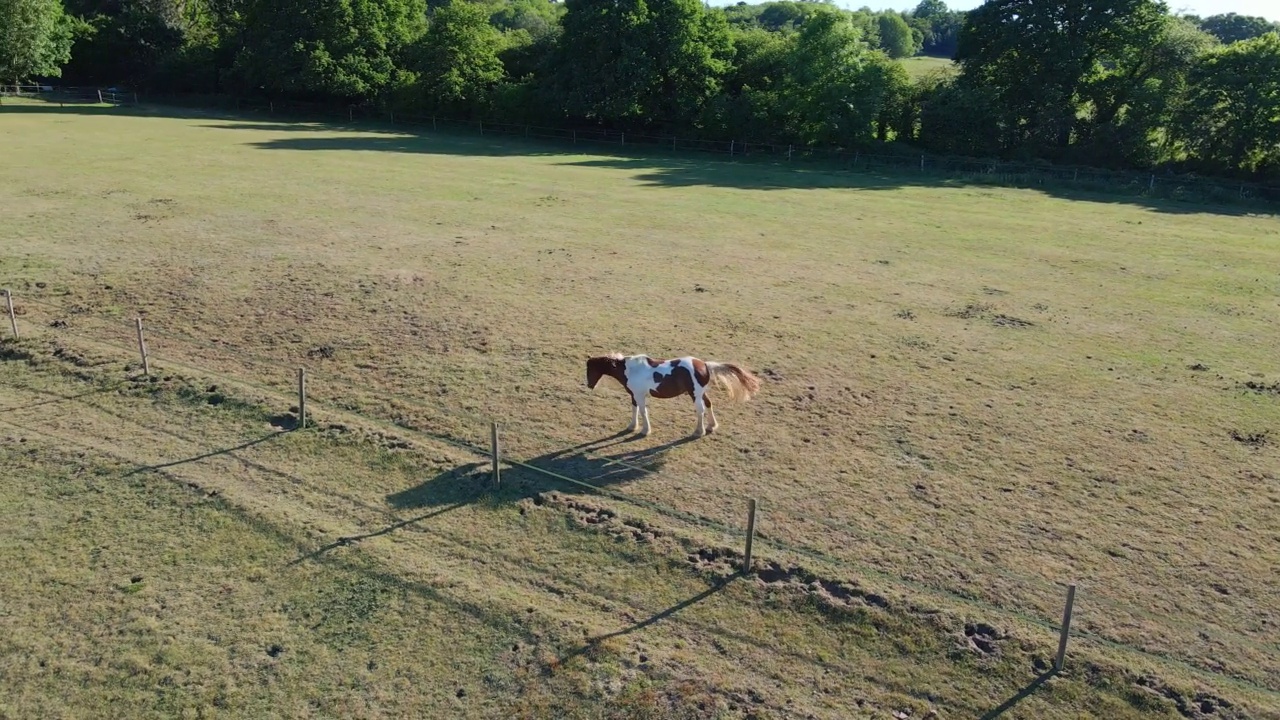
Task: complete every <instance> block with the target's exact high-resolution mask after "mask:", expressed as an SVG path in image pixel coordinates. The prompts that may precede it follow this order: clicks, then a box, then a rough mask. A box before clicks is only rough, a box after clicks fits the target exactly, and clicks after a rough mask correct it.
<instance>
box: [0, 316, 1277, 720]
mask: <svg viewBox="0 0 1280 720" xmlns="http://www.w3.org/2000/svg"><path fill="white" fill-rule="evenodd" d="M7 300H8V301H9V307H10V308H11V310H10V314H9V324H10V325H11V329H12V333H13V334H14V335H15V336H16V335H18V329H19V328H18V318H19V317H21V318H23V325H24V326H25V327H26V328H31V327H41V328H42V330H41V336H42V337H46V338H57V337H66V336H68V335H70V336H72V337H75V338H77V339H79V340H81V341H82V342H86V343H89V344H91V345H96V346H102V347H108V348H111V349H112V350H113V351H114V352H116V353H118V354H123V355H125V356H133V357H135V358H138V360H139V362H137V363H130V367H132V368H133V369H135V370H136V369H138V368H140V367H141V366H143V365H145V364H146V363H148V362H149V360H150V357H151V356H152V355H153V354H154V353H155V348H154V347H152V346H151V339H153V338H159V339H161V340H162V342H161V344H160V348H161V352H160V356H161V357H163V360H162V364H163V365H164V366H165V367H168V368H172V369H173V370H175V371H183V372H188V373H191V374H193V375H195V376H197V377H201V378H214V379H218V380H220V381H222V382H225V383H230V384H232V385H233V386H240V387H243V388H248V389H251V390H254V391H256V392H259V393H262V394H263V395H264V396H265V397H264V398H263V399H262V400H263V402H265V403H268V404H274V403H276V402H278V401H279V399H280V398H282V397H283V398H287V399H291V400H292V399H297V398H298V396H295V395H293V391H294V389H295V388H294V387H292V383H291V379H292V377H293V371H294V370H296V368H295V367H290V366H288V365H286V364H284V363H283V362H281V361H280V360H279V359H275V358H271V357H266V356H262V355H258V354H255V353H252V352H249V351H247V350H245V349H242V348H237V347H232V346H228V345H219V344H217V343H211V342H208V341H204V340H201V339H199V338H195V337H192V336H191V335H189V334H186V333H180V332H173V331H170V330H169V329H167V328H166V329H161V328H158V327H156V326H155V324H154V322H153V321H151V320H149V321H148V322H149V324H148V326H147V327H146V328H145V330H144V329H143V328H142V325H141V322H140V321H139V323H138V325H137V338H136V340H137V342H136V344H135V343H132V342H131V340H133V338H132V335H133V332H134V330H135V328H134V327H133V326H132V325H131V324H129V323H126V322H124V318H123V317H107V318H99V317H97V316H92V315H91V314H89V313H88V312H86V311H85V309H84V308H80V307H74V306H73V307H67V306H63V305H59V304H56V303H52V302H47V301H46V300H45V299H43V298H42V299H34V298H29V297H26V296H24V297H23V298H21V299H20V301H19V302H18V303H17V306H16V308H15V306H14V301H13V296H12V295H7ZM32 308H34V309H37V310H38V311H40V313H41V314H42V316H43V317H41V318H40V322H39V323H34V322H32V321H33V320H35V319H36V318H35V316H34V314H33V313H32V311H31V309H32ZM69 317H70V318H75V322H74V324H75V326H78V327H80V328H83V329H84V330H86V331H88V333H89V334H87V335H86V334H81V333H72V332H71V330H72V329H73V328H72V327H71V325H70V324H69V323H68V322H67V320H66V318H69ZM50 326H52V327H53V328H54V329H56V330H57V332H48V331H46V330H43V328H49V327H50ZM144 332H145V337H146V340H145V341H144ZM192 349H197V350H200V351H204V352H212V353H213V355H203V356H201V354H200V353H199V352H197V353H194V355H195V356H197V357H198V358H200V359H197V360H190V359H188V357H189V354H192V353H191V351H192ZM202 362H206V363H207V362H216V363H218V364H219V365H222V366H225V365H226V364H227V363H228V362H231V363H233V364H238V365H241V366H242V367H244V368H245V369H246V370H247V371H249V372H250V373H252V374H253V376H254V377H252V379H250V378H246V377H244V375H243V374H239V373H228V372H222V371H216V370H211V369H209V368H208V367H207V365H206V364H202ZM264 371H265V372H264ZM126 384H127V383H126V381H117V382H114V383H108V387H109V388H111V389H118V388H120V387H123V386H124V385H126ZM101 390H102V389H101V388H100V389H99V390H95V392H98V391H101ZM88 394H92V393H86V395H88ZM367 395H368V389H367V387H364V388H362V387H361V386H360V383H359V382H358V381H353V380H350V379H347V378H344V377H342V376H340V375H338V374H336V373H329V374H325V375H324V376H323V377H322V378H321V379H320V382H318V383H312V384H309V385H308V386H307V387H306V389H305V397H306V399H305V401H299V402H298V403H297V404H296V405H293V406H292V407H291V408H290V410H291V412H297V413H299V415H301V414H302V412H303V410H302V407H303V404H304V402H305V406H306V407H307V408H316V407H319V408H321V411H322V412H323V413H324V414H327V415H330V416H334V417H343V416H345V417H347V418H350V419H351V420H355V421H359V422H364V423H369V424H372V425H375V426H380V427H383V428H386V429H390V430H396V431H409V432H413V433H418V434H420V435H421V436H423V437H426V438H429V439H431V440H434V441H439V442H442V443H444V444H446V445H448V446H451V447H454V448H456V449H459V450H462V451H465V452H467V453H471V454H474V455H476V456H478V457H490V456H491V455H492V454H493V453H495V452H496V451H497V449H496V447H493V446H490V445H489V444H488V442H487V440H488V438H487V437H486V435H487V430H488V429H489V427H490V424H491V421H490V420H487V419H486V418H485V417H483V416H480V415H475V414H472V413H468V412H464V411H459V410H457V409H456V408H449V407H446V406H444V405H441V404H439V403H427V402H423V401H422V400H420V399H418V398H400V399H398V401H397V404H396V405H392V406H388V407H389V408H390V410H386V409H384V410H382V411H381V412H376V413H375V412H373V411H371V410H370V409H369V408H368V407H367V405H366V403H365V402H363V401H362V400H363V398H364V397H367ZM77 397H79V396H77ZM77 397H71V398H65V399H66V400H75V399H77ZM50 402H57V400H54V401H50ZM23 407H24V408H25V407H28V406H23ZM15 409H19V408H0V413H6V412H9V411H12V410H15ZM430 418H436V419H437V420H439V419H440V418H445V419H447V420H450V421H452V422H446V423H444V424H440V423H439V422H437V423H435V424H434V426H433V424H432V423H430V422H426V423H424V422H420V421H421V420H423V419H430ZM509 432H510V430H509V429H506V430H504V433H509ZM520 432H522V433H525V432H532V431H531V430H525V429H524V428H522V429H521V430H520ZM544 437H545V438H546V439H547V440H550V441H552V442H554V443H557V444H559V445H560V446H562V447H563V446H564V441H563V439H559V438H554V437H552V436H549V435H547V436H544ZM575 450H577V449H575ZM577 451H578V452H579V453H580V454H582V455H587V454H589V453H591V452H592V451H591V449H590V448H589V447H586V448H582V449H581V450H577ZM501 461H502V463H503V464H505V465H506V466H507V467H508V468H509V469H510V468H515V469H518V470H520V471H524V472H527V473H530V474H532V475H534V476H537V477H542V478H545V479H549V480H553V481H555V482H556V483H560V484H563V485H565V486H569V487H575V488H580V489H583V490H586V491H588V492H590V493H594V494H599V495H601V496H603V497H608V498H610V499H613V500H616V501H619V502H624V503H627V504H629V505H631V506H633V507H635V508H637V509H639V510H642V511H644V512H645V513H650V514H652V515H654V516H658V517H661V518H663V519H664V522H665V523H668V524H670V523H677V524H678V525H679V526H680V527H682V528H684V530H685V532H686V533H687V534H688V535H689V536H690V537H693V538H701V541H706V540H707V539H710V538H714V539H715V540H716V542H717V543H720V544H724V545H727V544H730V543H736V542H741V541H742V540H744V539H748V538H752V535H751V534H749V533H748V531H747V530H744V527H743V525H739V524H736V523H732V522H726V521H725V520H723V519H718V518H712V517H707V516H706V515H703V514H699V513H696V512H690V511H689V510H686V509H682V508H677V507H673V506H671V505H669V504H667V503H662V502H658V501H654V500H652V499H648V498H641V497H637V496H636V495H634V494H633V493H627V492H622V491H620V490H618V489H616V488H613V487H608V486H607V485H606V483H607V478H606V477H605V476H606V475H607V474H608V473H609V472H611V471H610V470H609V469H608V468H609V467H610V466H611V465H613V466H618V467H621V468H625V469H627V470H628V471H630V472H633V473H637V474H640V475H651V474H657V471H654V470H652V469H651V468H649V467H646V466H644V465H642V464H635V463H630V462H628V461H627V460H626V459H617V458H615V459H610V460H608V461H607V462H604V463H602V464H597V465H595V466H594V467H595V468H596V469H597V470H599V471H601V473H600V474H597V475H587V476H574V475H572V474H569V473H568V472H566V471H562V469H561V468H560V467H558V466H557V465H556V464H555V463H553V462H546V461H539V460H537V459H532V460H530V459H520V458H519V457H516V456H513V455H505V456H503V457H502V458H501ZM741 500H742V499H740V500H739V503H737V504H740V505H741V506H742V507H745V505H746V503H745V502H741ZM740 509H741V507H737V508H734V510H733V512H737V511H739V510H740ZM764 517H766V518H769V519H770V520H771V522H772V523H773V524H774V525H775V526H776V525H778V524H783V523H790V522H796V521H797V520H798V519H797V518H795V517H793V516H790V515H789V514H788V512H787V509H786V508H772V507H768V508H764ZM753 518H754V514H753ZM819 524H821V525H824V526H825V527H827V528H828V529H829V530H831V531H832V532H837V531H838V532H841V533H845V534H847V535H850V536H860V539H861V540H862V541H863V542H873V543H878V544H880V545H882V546H885V547H891V548H896V549H898V550H908V551H909V552H908V553H907V554H908V555H909V556H911V557H913V558H917V559H921V560H928V559H930V558H938V557H941V558H945V559H946V560H947V561H948V562H950V563H952V564H954V565H955V566H956V567H961V568H963V570H964V573H963V575H965V577H964V578H963V580H964V582H963V583H962V584H961V585H960V586H957V584H956V583H954V582H952V583H944V582H938V581H937V579H936V578H921V577H919V576H918V575H919V573H913V572H904V571H903V570H902V569H901V568H893V567H890V568H885V567H879V566H872V565H869V564H867V563H866V562H858V561H855V560H851V559H850V558H849V557H847V556H843V555H837V554H833V553H832V552H831V551H829V550H826V549H823V548H818V547H813V546H811V545H808V544H802V543H796V542H788V541H784V540H782V539H779V538H776V537H772V535H770V536H767V537H766V536H765V535H764V534H763V533H762V534H760V535H759V536H758V537H754V538H752V539H754V541H755V542H756V543H757V544H758V545H759V546H762V547H764V548H766V550H767V551H772V552H773V553H774V554H775V557H777V558H782V557H790V558H793V559H796V560H799V561H800V562H802V563H803V562H805V561H806V560H811V561H813V562H816V563H818V564H819V565H820V566H822V567H826V568H832V569H835V570H836V571H837V572H840V573H853V574H856V575H858V576H861V577H864V578H871V579H874V580H875V581H877V582H880V583H883V584H884V585H885V586H886V587H888V588H892V589H894V590H898V591H901V590H904V589H905V590H906V591H909V592H911V593H916V594H919V595H924V596H927V597H934V598H942V599H945V600H946V601H948V602H950V603H953V604H957V605H960V606H963V607H966V608H968V609H970V610H973V611H978V612H981V613H983V617H986V616H988V615H990V614H996V615H998V616H1001V617H1004V618H1006V619H1011V620H1016V621H1018V622H1021V623H1025V624H1027V625H1030V626H1033V627H1038V628H1041V629H1043V630H1047V631H1050V632H1054V633H1058V632H1062V631H1063V625H1062V624H1060V623H1058V622H1057V621H1056V618H1054V617H1053V616H1052V615H1050V612H1051V609H1052V608H1054V607H1057V602H1060V599H1061V597H1062V596H1063V594H1064V593H1065V591H1066V590H1067V585H1065V584H1063V583H1057V582H1053V581H1049V580H1046V579H1045V578H1043V577H1037V576H1033V575H1028V574H1026V573H1025V572H1019V571H1017V570H1014V569H1012V568H1004V567H1000V566H997V565H994V564H992V563H981V564H979V563H976V562H974V561H973V560H972V559H970V558H968V557H966V556H963V555H961V554H958V553H952V552H949V551H945V550H939V549H936V548H929V547H926V546H921V545H920V544H919V543H917V542H915V541H913V540H909V539H906V538H903V537H900V536H895V535H893V534H891V533H885V532H879V531H873V530H870V529H868V528H865V527H857V528H852V527H848V526H842V525H838V524H836V523H832V522H830V521H822V522H820V523H819ZM726 557H728V558H729V559H730V561H732V562H740V561H741V554H739V553H736V552H729V553H727V555H726ZM764 567H765V568H766V569H769V571H770V572H773V573H783V574H786V573H792V572H803V571H799V569H798V568H795V567H790V568H788V567H786V565H785V563H784V564H782V565H779V564H777V563H776V562H766V563H765V565H764ZM997 579H1003V580H1006V581H1009V582H1011V583H1013V584H1015V585H1016V586H1017V587H1018V588H1019V589H1020V591H1019V592H1016V593H1015V592H1006V591H1007V590H1008V589H1009V587H1010V586H1008V585H1001V584H1000V583H999V582H998V580H997ZM813 581H815V582H818V580H816V576H815V579H813ZM965 585H969V586H974V585H976V586H978V587H982V588H988V589H994V590H996V591H997V592H996V593H995V594H996V595H997V596H998V597H1005V598H1007V599H1008V601H1006V602H1001V601H1000V600H999V599H997V598H992V597H990V593H984V592H973V591H972V590H971V589H970V588H966V587H965ZM1072 588H1073V590H1072V594H1073V595H1074V585H1073V586H1072ZM1036 596H1039V601H1038V602H1029V601H1031V600H1032V599H1033V598H1035V597H1036ZM867 597H871V596H867ZM1082 597H1083V598H1084V599H1085V601H1086V602H1088V603H1089V605H1090V607H1092V608H1093V609H1094V612H1093V613H1087V614H1086V615H1085V616H1083V617H1082V618H1080V619H1078V620H1077V622H1076V625H1075V626H1074V627H1073V628H1072V629H1071V634H1072V636H1074V637H1077V638H1082V639H1087V640H1090V641H1093V642H1095V643H1096V644H1097V645H1099V646H1102V647H1107V648H1112V649H1116V650H1121V651H1124V652H1128V653H1133V654H1137V655H1138V656H1140V657H1142V658H1145V659H1147V660H1150V661H1155V662H1158V663H1161V664H1167V665H1171V666H1173V667H1176V668H1178V669H1181V670H1186V671H1190V672H1192V673H1194V674H1197V675H1199V676H1201V677H1202V678H1208V679H1213V680H1225V681H1228V682H1230V683H1233V684H1237V685H1239V686H1241V687H1244V688H1247V689H1250V690H1253V691H1257V692H1261V693H1264V694H1267V695H1270V696H1273V697H1276V698H1280V687H1276V686H1275V684H1274V678H1275V677H1277V675H1276V674H1275V673H1274V672H1273V671H1274V670H1275V667H1274V665H1275V660H1276V658H1277V657H1278V656H1280V642H1275V641H1271V642H1266V641H1258V640H1255V639H1253V638H1250V637H1247V636H1245V635H1242V634H1240V633H1238V632H1234V631H1224V630H1221V629H1219V628H1213V627H1209V626H1208V625H1207V624H1205V623H1188V622H1185V621H1182V620H1180V619H1177V618H1175V617H1172V616H1170V615H1162V614H1158V613H1157V612H1151V611H1145V610H1142V609H1139V608H1136V607H1134V606H1133V605H1132V603H1124V602H1120V601H1117V600H1114V599H1111V598H1108V597H1106V596H1105V594H1102V593H1098V592H1095V591H1093V590H1092V589H1091V588H1085V593H1084V595H1083V596H1082ZM886 602H887V601H886ZM1027 605H1030V606H1032V607H1030V608H1029V607H1027ZM1046 615H1049V617H1050V618H1051V619H1045V616H1046ZM1090 615H1092V616H1094V617H1093V618H1091V617H1090ZM1096 617H1106V618H1107V620H1108V621H1107V622H1100V621H1097V620H1096V619H1094V618H1096ZM1129 630H1132V631H1133V632H1132V633H1130V632H1127V631H1129ZM1149 630H1156V631H1157V633H1156V635H1157V637H1156V638H1155V639H1151V638H1148V637H1147V635H1148V633H1147V632H1144V631H1149ZM1172 632H1176V633H1178V634H1181V635H1182V636H1183V638H1181V639H1182V640H1185V639H1186V638H1187V637H1190V638H1199V639H1200V640H1201V641H1203V642H1214V643H1218V644H1219V645H1223V646H1228V647H1234V648H1237V649H1238V652H1240V653H1243V654H1244V655H1246V656H1248V657H1249V658H1250V659H1251V662H1253V663H1256V664H1258V665H1260V666H1262V667H1260V668H1259V672H1260V674H1257V673H1244V672H1240V671H1234V672H1227V671H1225V670H1223V669H1222V667H1223V666H1221V665H1219V666H1218V667H1205V666H1204V664H1203V663H1202V662H1196V661H1188V660H1187V659H1184V658H1180V657H1178V655H1179V654H1180V653H1179V651H1178V650H1177V649H1174V648H1176V647H1177V646H1178V645H1179V642H1176V641H1175V640H1178V639H1170V638H1169V637H1168V635H1169V634H1170V633H1172ZM1064 634H1065V633H1064ZM1161 636H1163V637H1161ZM1268 677H1269V678H1271V679H1272V680H1271V681H1266V680H1261V679H1259V678H1268Z"/></svg>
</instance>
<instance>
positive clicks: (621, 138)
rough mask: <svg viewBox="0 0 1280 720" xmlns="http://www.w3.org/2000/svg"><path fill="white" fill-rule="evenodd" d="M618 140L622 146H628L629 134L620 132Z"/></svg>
mask: <svg viewBox="0 0 1280 720" xmlns="http://www.w3.org/2000/svg"><path fill="white" fill-rule="evenodd" d="M618 141H619V143H618V144H619V145H621V146H622V147H626V146H627V134H626V133H618Z"/></svg>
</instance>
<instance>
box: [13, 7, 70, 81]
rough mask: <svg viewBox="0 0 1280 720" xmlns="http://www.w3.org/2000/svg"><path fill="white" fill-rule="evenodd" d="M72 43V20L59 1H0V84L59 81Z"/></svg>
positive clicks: (68, 57)
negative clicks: (36, 79)
mask: <svg viewBox="0 0 1280 720" xmlns="http://www.w3.org/2000/svg"><path fill="white" fill-rule="evenodd" d="M71 42H72V23H71V19H70V18H69V17H67V15H66V13H64V12H63V9H62V3H61V2H60V0H0V81H5V82H12V83H14V84H15V85H16V84H20V83H22V82H24V81H26V80H29V79H31V78H34V77H39V76H49V77H58V76H59V75H61V74H62V66H63V65H64V64H66V62H67V61H68V60H69V59H70V58H71Z"/></svg>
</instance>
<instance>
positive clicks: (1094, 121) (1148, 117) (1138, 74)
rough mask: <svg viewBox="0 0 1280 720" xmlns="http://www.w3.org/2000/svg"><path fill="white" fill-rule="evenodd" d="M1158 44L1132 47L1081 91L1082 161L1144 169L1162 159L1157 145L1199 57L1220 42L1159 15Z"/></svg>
mask: <svg viewBox="0 0 1280 720" xmlns="http://www.w3.org/2000/svg"><path fill="white" fill-rule="evenodd" d="M1156 23H1157V27H1156V33H1155V37H1154V40H1153V41H1151V42H1149V43H1143V44H1137V45H1131V46H1129V47H1127V48H1125V51H1124V52H1123V53H1122V54H1120V55H1118V56H1116V57H1113V58H1108V59H1107V61H1106V63H1105V67H1104V68H1103V69H1100V70H1098V71H1097V72H1095V73H1094V75H1093V76H1092V77H1091V78H1089V79H1088V81H1087V82H1086V84H1085V85H1084V87H1083V89H1082V90H1081V98H1082V99H1083V100H1084V101H1085V102H1086V111H1087V118H1086V120H1085V122H1084V123H1082V125H1081V128H1080V131H1081V132H1080V134H1081V139H1080V144H1081V145H1084V146H1085V147H1084V148H1083V150H1082V151H1081V153H1080V154H1079V158H1080V159H1083V160H1084V161H1085V162H1091V163H1096V164H1115V163H1116V162H1117V161H1125V162H1127V163H1129V164H1136V165H1140V166H1145V165H1149V164H1151V163H1153V162H1155V161H1157V160H1158V159H1159V158H1158V156H1157V154H1156V149H1157V148H1156V145H1157V141H1158V140H1159V139H1160V138H1161V137H1164V136H1167V135H1166V134H1164V133H1162V132H1161V128H1162V127H1164V126H1165V125H1166V124H1167V123H1168V122H1169V121H1170V119H1171V111H1172V109H1173V108H1174V107H1175V105H1176V103H1177V102H1178V100H1179V98H1180V97H1181V96H1182V94H1183V93H1184V91H1185V88H1186V76H1187V73H1188V72H1189V71H1190V69H1191V67H1192V65H1193V64H1194V63H1195V61H1196V59H1197V57H1199V56H1200V55H1201V54H1203V53H1204V52H1206V51H1207V50H1208V49H1210V48H1211V47H1213V46H1214V45H1216V44H1217V40H1215V39H1214V38H1213V37H1212V36H1211V35H1209V34H1207V33H1205V32H1202V31H1201V30H1200V29H1198V28H1197V27H1196V26H1195V25H1193V24H1192V23H1190V22H1188V21H1186V20H1183V19H1181V18H1177V17H1173V16H1170V15H1161V16H1158V18H1157V20H1156Z"/></svg>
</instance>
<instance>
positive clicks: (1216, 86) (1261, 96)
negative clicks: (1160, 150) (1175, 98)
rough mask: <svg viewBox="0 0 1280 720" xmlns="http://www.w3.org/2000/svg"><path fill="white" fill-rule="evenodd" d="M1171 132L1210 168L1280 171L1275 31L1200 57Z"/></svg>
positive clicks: (1279, 50)
mask: <svg viewBox="0 0 1280 720" xmlns="http://www.w3.org/2000/svg"><path fill="white" fill-rule="evenodd" d="M1188 86H1189V90H1188V95H1187V99H1186V102H1185V103H1184V104H1183V106H1182V107H1181V109H1180V112H1179V113H1178V117H1177V121H1176V122H1175V123H1174V134H1175V135H1177V137H1178V138H1179V139H1180V140H1181V142H1182V144H1183V145H1184V146H1185V147H1186V149H1187V150H1188V151H1189V152H1190V153H1191V155H1192V156H1193V157H1194V158H1195V159H1197V160H1198V161H1199V162H1200V163H1201V165H1203V166H1204V167H1206V168H1211V169H1215V170H1231V169H1242V170H1245V171H1252V172H1256V171H1259V170H1264V169H1268V168H1270V169H1271V171H1272V172H1273V173H1275V174H1278V175H1280V173H1277V172H1276V171H1278V170H1280V33H1275V32H1272V33H1268V34H1266V35H1262V36H1260V37H1256V38H1254V39H1252V40H1243V41H1240V42H1236V43H1232V44H1230V45H1227V46H1225V47H1221V48H1218V49H1215V50H1213V51H1211V52H1208V53H1206V54H1205V55H1203V56H1201V57H1200V58H1199V59H1198V60H1197V62H1196V63H1195V65H1194V67H1192V69H1191V72H1190V74H1189V77H1188Z"/></svg>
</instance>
